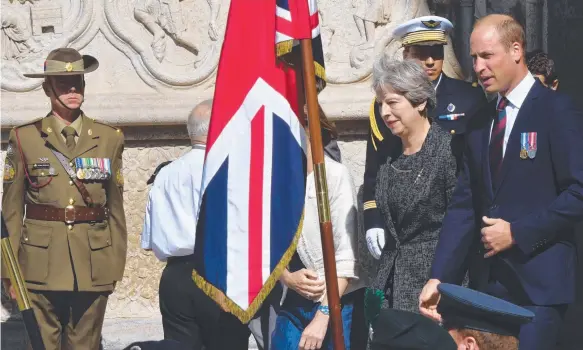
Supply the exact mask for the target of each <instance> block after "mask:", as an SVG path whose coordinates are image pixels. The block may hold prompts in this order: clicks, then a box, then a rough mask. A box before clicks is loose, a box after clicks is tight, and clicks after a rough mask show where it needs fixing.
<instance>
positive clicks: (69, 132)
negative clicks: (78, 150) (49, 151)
mask: <svg viewBox="0 0 583 350" xmlns="http://www.w3.org/2000/svg"><path fill="white" fill-rule="evenodd" d="M63 135H65V143H66V145H67V148H68V149H69V151H72V150H73V149H74V148H75V135H77V131H75V129H74V128H73V127H71V126H65V127H64V128H63Z"/></svg>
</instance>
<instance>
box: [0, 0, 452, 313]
mask: <svg viewBox="0 0 583 350" xmlns="http://www.w3.org/2000/svg"><path fill="white" fill-rule="evenodd" d="M406 3H407V5H406V6H405V2H403V1H401V0H384V1H378V2H377V1H373V2H370V1H365V0H362V1H352V0H322V1H319V2H318V5H319V10H320V19H321V25H322V36H323V42H324V50H325V56H326V69H327V76H328V82H329V84H328V87H327V88H326V89H325V90H324V92H322V94H321V95H320V102H321V103H322V104H323V106H324V109H325V111H326V112H327V113H328V114H329V117H330V118H331V119H333V120H336V121H337V123H338V126H339V128H340V130H341V142H340V147H341V149H342V155H343V158H344V162H345V163H346V164H347V165H348V166H349V168H350V169H351V171H352V174H353V177H354V181H355V185H356V186H360V184H361V183H362V177H363V171H364V162H365V142H364V140H365V134H366V127H367V122H366V117H367V115H368V109H369V105H370V101H371V97H372V93H371V91H370V88H369V82H368V78H369V76H370V73H371V67H372V60H373V58H374V57H375V56H377V55H378V54H380V53H381V52H385V53H387V54H389V55H394V56H395V57H399V56H400V48H399V44H398V42H397V41H396V40H395V38H392V36H391V34H390V33H391V31H392V29H393V28H394V27H395V26H396V25H398V24H399V23H402V22H404V21H406V20H408V19H411V18H413V17H417V16H421V15H426V14H429V9H428V6H427V3H426V1H425V0H410V1H407V2H406ZM228 7H229V1H228V0H208V1H203V0H183V1H180V0H171V1H161V0H115V1H112V0H71V1H65V0H38V1H32V0H17V1H13V0H2V32H1V35H2V49H3V50H2V139H3V140H6V137H7V132H8V130H9V128H10V127H12V126H14V125H18V124H21V123H24V122H28V121H30V120H32V119H34V118H38V117H41V116H43V115H45V114H46V113H47V112H48V109H49V104H48V99H47V98H46V97H45V96H44V93H43V91H42V88H41V87H40V85H41V83H42V80H40V79H27V78H25V77H23V75H22V74H23V73H26V72H30V71H38V70H42V65H43V61H44V58H45V57H46V55H47V53H48V52H49V51H51V50H52V49H54V48H57V47H63V46H69V47H73V48H76V49H78V50H80V51H81V52H82V53H84V54H90V55H94V56H95V57H97V58H98V59H99V61H100V67H99V69H98V70H97V71H96V72H94V73H92V74H88V75H87V76H86V81H87V89H86V97H87V99H86V101H85V103H84V106H83V109H84V110H85V111H86V113H87V114H88V115H89V116H91V117H94V118H96V119H99V120H103V121H106V122H108V123H111V124H115V125H118V126H119V127H121V128H122V129H123V131H124V133H125V135H126V149H125V153H124V169H123V172H124V176H125V179H126V182H125V183H126V187H125V193H124V197H125V210H126V218H127V226H128V230H129V244H128V259H127V265H126V270H125V276H124V280H123V281H122V282H121V284H119V285H118V287H117V289H116V292H115V293H114V294H113V295H112V297H111V301H110V303H109V308H108V313H107V316H108V317H149V316H152V315H155V314H157V312H158V311H157V308H158V299H157V298H158V293H157V290H158V281H159V276H160V271H161V269H162V268H163V264H162V263H160V262H158V261H157V260H156V258H155V257H154V256H153V255H152V254H150V253H147V252H144V251H142V250H141V249H140V232H141V229H142V222H143V217H144V209H145V205H146V199H147V195H148V187H147V186H146V180H147V179H148V177H149V176H150V175H151V173H152V172H153V170H154V169H155V167H156V166H157V165H158V164H159V163H161V162H162V161H165V160H170V159H175V158H177V157H178V156H179V155H180V154H182V153H183V152H185V151H186V150H187V149H188V141H187V137H186V132H185V130H184V129H185V128H184V126H183V125H184V121H185V118H186V116H187V115H188V112H189V111H190V109H191V108H193V107H194V105H196V103H197V102H199V101H201V100H203V99H206V98H209V97H212V94H213V89H214V77H215V74H216V68H217V64H218V58H219V55H220V49H221V45H222V40H223V36H224V30H225V20H226V16H227V13H228ZM362 13H366V14H368V15H367V16H363V15H361V14H362ZM353 15H356V16H353ZM359 16H360V17H365V18H364V19H363V18H360V17H359ZM372 18H374V19H375V20H373V19H372ZM357 21H362V22H363V23H364V22H365V21H368V22H371V23H372V24H373V25H374V27H373V28H374V30H373V32H370V31H369V32H368V33H365V32H362V33H361V32H359V31H358V30H357V23H355V22H357ZM368 27H369V28H370V25H369V26H368ZM250 40H252V38H250ZM446 60H447V64H446V71H447V72H448V73H449V74H450V75H451V76H456V77H459V75H460V73H459V72H460V69H459V65H458V63H457V61H456V58H455V56H454V55H453V49H452V48H451V46H450V47H449V48H448V50H447V57H446ZM4 148H5V144H3V149H4ZM2 158H3V157H2ZM361 248H362V249H364V250H363V254H362V255H363V256H368V254H365V250H366V248H365V247H364V245H362V246H361Z"/></svg>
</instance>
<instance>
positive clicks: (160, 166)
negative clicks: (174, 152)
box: [146, 160, 172, 185]
mask: <svg viewBox="0 0 583 350" xmlns="http://www.w3.org/2000/svg"><path fill="white" fill-rule="evenodd" d="M170 163H172V161H171V160H167V161H165V162H162V163H160V164H159V165H158V166H157V167H156V170H154V173H153V174H152V176H150V178H149V179H148V181H146V185H149V184H152V183H154V180H156V176H158V174H159V173H160V170H162V168H163V167H165V166H166V165H168V164H170Z"/></svg>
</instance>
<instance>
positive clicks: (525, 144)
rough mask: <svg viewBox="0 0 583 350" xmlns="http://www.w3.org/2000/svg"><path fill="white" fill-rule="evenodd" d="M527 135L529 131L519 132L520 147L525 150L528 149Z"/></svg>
mask: <svg viewBox="0 0 583 350" xmlns="http://www.w3.org/2000/svg"><path fill="white" fill-rule="evenodd" d="M528 137H529V133H526V132H523V133H521V134H520V147H521V148H522V149H523V150H525V151H527V150H528V143H529V142H528V141H529V140H528Z"/></svg>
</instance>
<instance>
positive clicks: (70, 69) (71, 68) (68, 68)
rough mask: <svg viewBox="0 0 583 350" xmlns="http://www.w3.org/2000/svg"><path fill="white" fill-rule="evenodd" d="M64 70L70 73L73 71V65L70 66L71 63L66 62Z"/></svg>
mask: <svg viewBox="0 0 583 350" xmlns="http://www.w3.org/2000/svg"><path fill="white" fill-rule="evenodd" d="M65 70H66V71H67V72H70V71H72V70H73V65H72V64H71V62H67V63H66V64H65Z"/></svg>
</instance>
